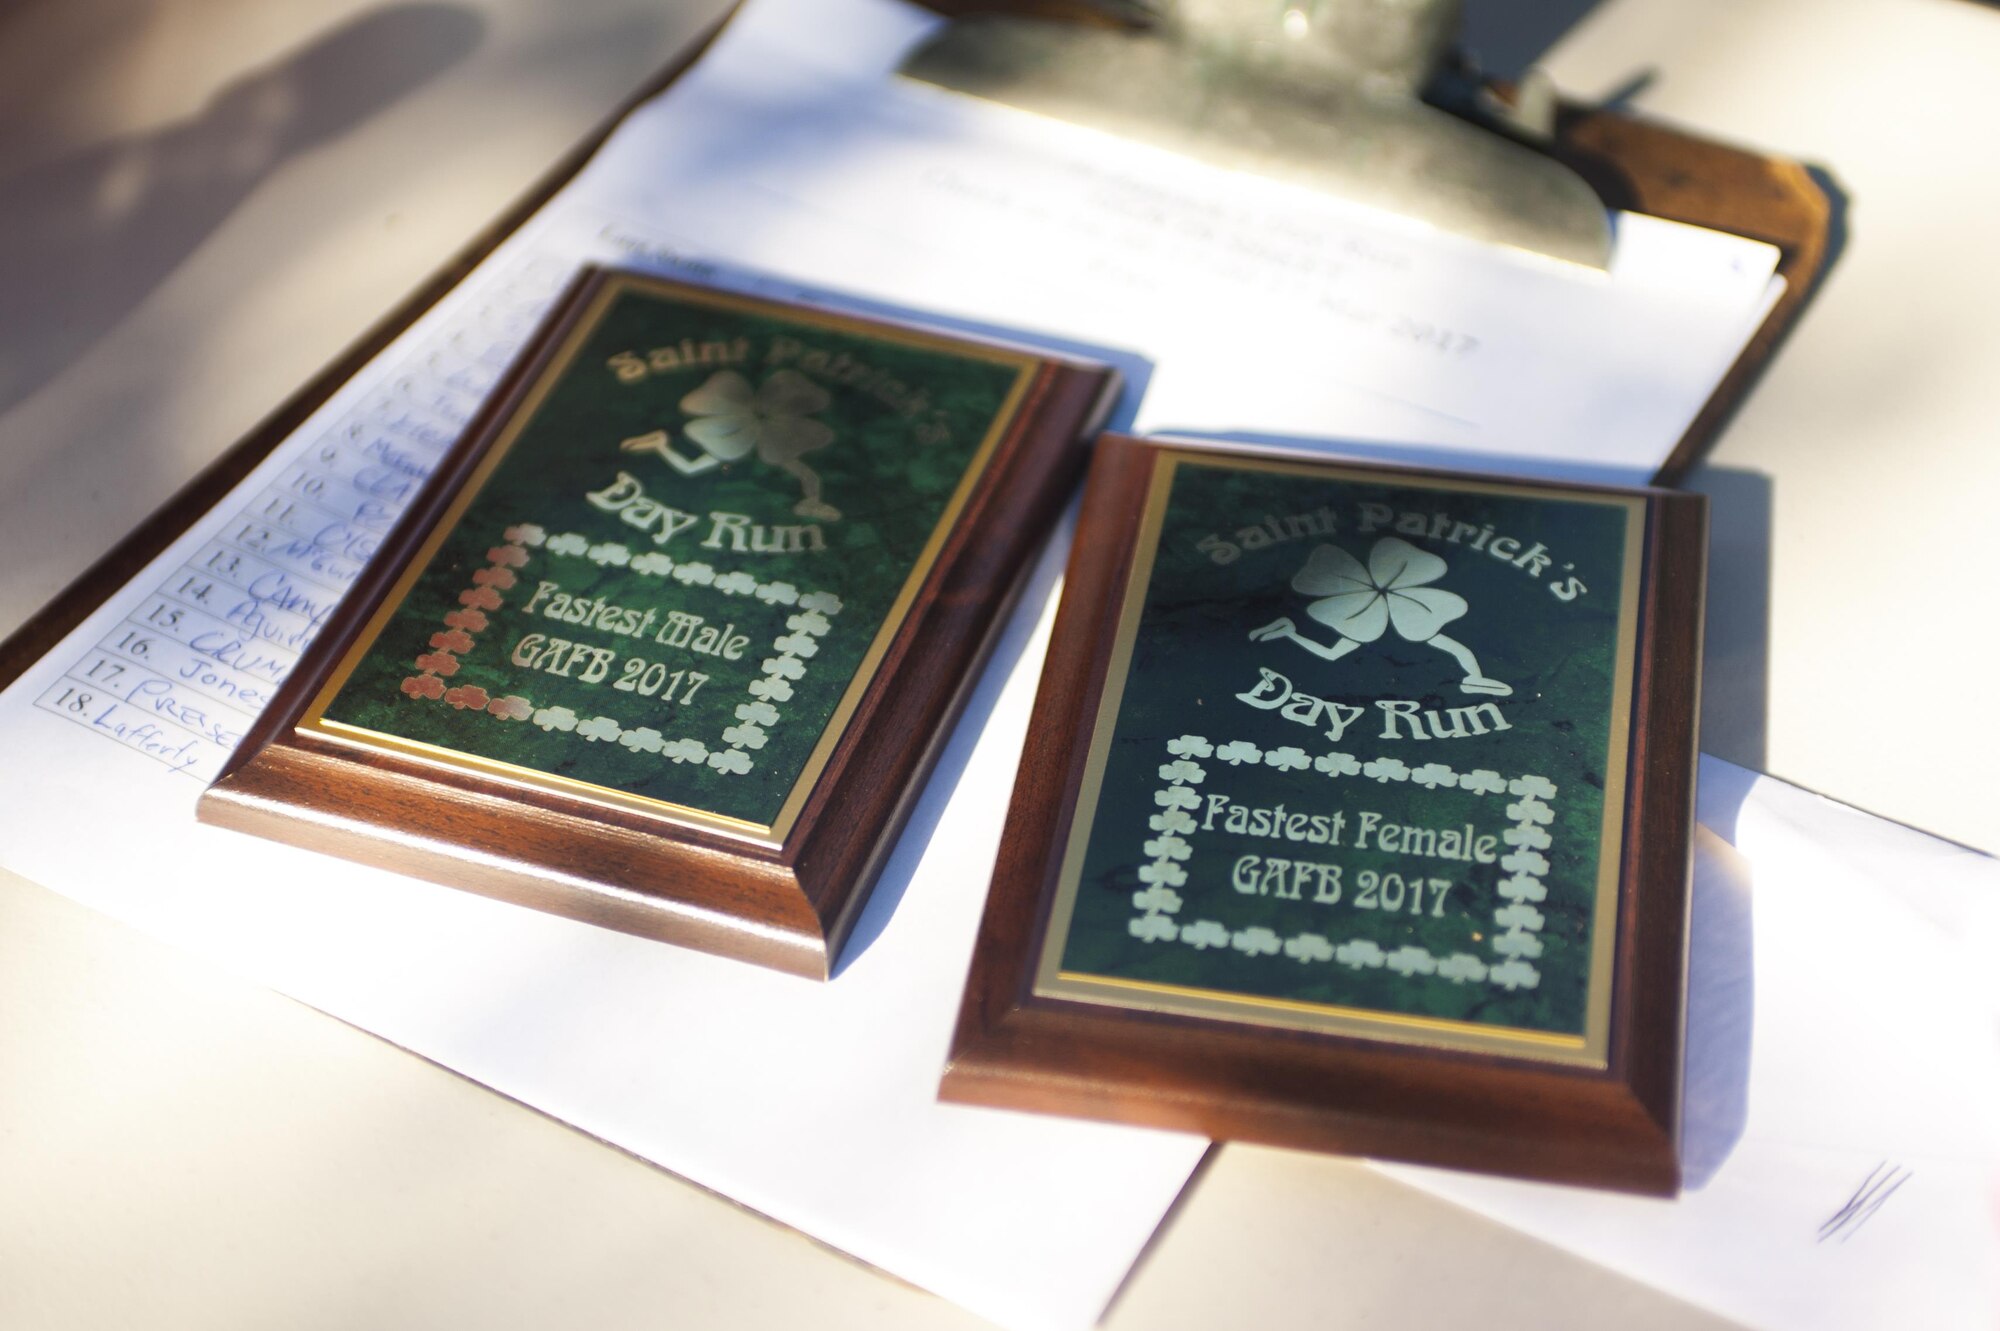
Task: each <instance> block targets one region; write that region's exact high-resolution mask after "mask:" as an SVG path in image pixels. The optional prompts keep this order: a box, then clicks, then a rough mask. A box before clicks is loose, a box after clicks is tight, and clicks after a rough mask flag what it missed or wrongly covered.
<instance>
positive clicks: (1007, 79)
mask: <svg viewBox="0 0 2000 1331" xmlns="http://www.w3.org/2000/svg"><path fill="white" fill-rule="evenodd" d="M1096 4H1097V7H1098V10H1099V12H1101V13H1103V14H1104V15H1105V16H1106V17H1111V18H1117V19H1121V20H1124V21H1125V23H1126V26H1122V27H1110V26H1093V25H1086V24H1081V23H1073V22H1061V21H1052V20H1047V19H1033V18H1021V17H1000V16H981V17H973V18H961V19H957V20H954V21H953V22H951V23H949V24H947V25H946V26H945V27H943V28H942V29H941V30H940V31H939V32H938V34H937V35H936V36H934V37H933V38H931V39H930V40H929V41H927V42H926V43H925V44H923V45H922V46H920V47H918V48H917V49H916V50H915V51H914V52H913V53H912V54H911V55H910V57H909V58H908V60H906V61H905V63H904V65H903V69H902V72H903V74H904V75H905V76H906V77H909V78H913V79H917V80H921V81H923V82H926V83H931V84H935V85H937V86H939V87H941V88H946V89H949V90H952V91H955V92H960V93H966V94H970V95H972V96H976V97H981V98H985V99H987V100H990V101H996V102H1001V103H1004V104H1007V105H1010V106H1014V107H1017V108H1020V109H1022V110H1026V111H1031V112H1035V113H1037V114H1040V115H1045V116H1050V117H1053V118H1055V119H1058V120H1065V121H1069V122H1072V123H1075V124H1081V125H1087V126H1089V127H1091V128H1093V129H1098V130H1102V131H1105V132H1108V133H1111V134H1115V135H1117V136H1119V137H1121V138H1125V139H1129V140H1132V141H1135V142H1140V143H1146V144H1150V145H1152V146H1154V147H1158V148H1164V149H1166V150H1168V151H1170V152H1175V153H1179V154H1181V155H1183V156H1187V157H1192V158H1195V159H1197V160H1200V161H1204V162H1208V163H1210V164H1212V165H1216V166H1221V167H1225V168H1228V169H1230V170H1237V171H1246V172H1250V173H1253V174H1256V175H1260V176H1266V177H1271V178H1274V179H1278V180H1284V181H1289V182H1291V183H1294V184H1299V185H1304V186H1307V187H1309V188H1313V189H1317V190H1322V191H1325V192H1328V193H1331V194H1335V195H1338V196H1340V197H1342V198H1345V199H1348V200H1351V201H1353V202H1356V203H1360V204H1365V205H1368V206H1370V207H1374V208H1379V209H1383V210H1386V211H1389V212H1392V213H1397V214H1400V215H1402V216H1405V217H1409V218H1414V219H1416V220H1418V221H1421V222H1425V223H1428V224H1430V225H1433V226H1436V227H1439V228H1442V229H1444V230H1446V231H1450V232H1454V233H1457V234H1459V235H1464V236H1469V237H1472V238H1474V239H1477V240H1481V241H1486V242H1490V243H1493V244H1498V245H1509V246H1513V247H1515V248H1518V249H1522V250H1527V251H1531V252H1533V253H1537V254H1542V255H1547V256H1549V257H1552V258H1556V259H1561V260H1566V261H1568V262H1571V263H1577V264H1583V265H1586V266H1589V267H1592V268H1599V269H1602V268H1604V267H1606V266H1607V265H1608V264H1609V262H1610V256H1611V223H1610V217H1609V214H1608V213H1607V211H1606V209H1605V206H1604V204H1603V202H1602V201H1600V200H1599V198H1598V197H1597V195H1596V193H1595V192H1594V191H1593V190H1592V189H1591V187H1590V186H1589V184H1587V183H1586V182H1585V181H1584V179H1583V177H1582V176H1580V175H1578V174H1577V173H1576V172H1575V171H1573V170H1571V169H1570V168H1569V167H1567V166H1564V165H1563V164H1562V163H1560V162H1557V161H1555V160H1554V159H1553V158H1550V157H1548V156H1545V155H1543V154H1542V153H1540V152H1538V151H1536V150H1535V148H1534V147H1532V146H1530V145H1531V144H1532V143H1533V142H1535V141H1537V140H1546V139H1547V138H1548V137H1550V135H1551V133H1552V131H1553V120H1554V109H1555V103H1554V96H1553V93H1552V91H1551V90H1550V89H1549V88H1548V86H1547V84H1546V82H1545V81H1536V80H1530V81H1528V82H1525V83H1524V85H1523V87H1522V88H1521V90H1520V92H1519V94H1518V95H1517V97H1516V101H1515V106H1514V107H1511V108H1507V107H1500V106H1498V105H1497V104H1495V103H1493V102H1492V101H1491V100H1489V99H1486V98H1485V97H1484V96H1483V95H1482V92H1481V90H1478V89H1477V88H1476V87H1474V86H1468V81H1467V79H1466V76H1465V74H1464V73H1463V72H1462V71H1459V70H1457V69H1455V68H1449V67H1448V66H1447V55H1448V53H1449V52H1450V51H1451V49H1452V46H1453V42H1454V40H1455V38H1456V35H1457V32H1458V23H1459V0H1096ZM1169 6H1170V8H1169ZM1454 80H1455V81H1456V84H1455V86H1454ZM1426 93H1428V94H1429V95H1430V96H1431V98H1432V100H1433V101H1437V102H1442V103H1444V104H1447V105H1454V106H1456V107H1457V108H1458V109H1459V110H1460V111H1461V112H1473V113H1475V114H1477V115H1478V116H1479V118H1480V119H1481V120H1482V121H1483V122H1484V123H1480V124H1475V123H1472V122H1471V121H1470V120H1468V119H1466V118H1462V115H1460V114H1453V113H1452V112H1450V111H1446V110H1441V109H1439V107H1438V106H1437V105H1432V104H1431V103H1430V102H1426V101H1425V100H1422V99H1421V97H1420V94H1426Z"/></svg>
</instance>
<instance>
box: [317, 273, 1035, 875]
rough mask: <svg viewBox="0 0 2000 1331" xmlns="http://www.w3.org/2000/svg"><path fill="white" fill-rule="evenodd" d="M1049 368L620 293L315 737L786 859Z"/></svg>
mask: <svg viewBox="0 0 2000 1331" xmlns="http://www.w3.org/2000/svg"><path fill="white" fill-rule="evenodd" d="M1035 364H1036V362H1035V360H1034V359H1033V358H1032V357H1030V356H1028V355H1025V354H1016V353H1012V352H1009V351H1005V350H999V349H993V348H987V347H981V346H975V345H970V344H966V343H962V342H958V341H954V340H951V339H947V338H941V337H936V336H932V335H928V334H924V333H920V332H916V331H902V330H896V329H891V328H885V327H883V326H881V325H878V324H863V323H860V322H857V321H851V320H846V319H842V318H840V317H837V316H833V315H822V314H818V313H813V312H808V311H800V310H796V309H792V308H788V307H783V306H775V305H772V304H769V303H766V302H760V301H752V300H747V299H738V298H734V297H730V296H726V295H721V294H716V293H709V292H702V291H697V290H692V289H688V288H684V287H678V286H674V285H670V284H665V283H658V282H653V281H650V280H647V279H640V278H632V277H621V278H615V279H613V280H611V281H609V282H607V283H606V284H605V285H604V286H603V287H602V288H601V289H600V290H599V291H598V292H597V294H596V296H595V298H594V299H593V300H592V301H591V302H590V303H589V305H588V306H587V307H586V309H585V310H584V311H583V313H582V314H581V316H580V318H579V319H578V320H577V322H576V323H575V324H574V325H573V326H572V327H571V328H570V330H569V331H568V333H567V334H566V335H565V338H564V341H563V343H562V345H561V347H560V348H559V349H558V351H557V352H556V354H555V355H554V356H553V358H552V359H551V360H550V361H549V362H548V364H547V365H546V366H545V368H544V369H542V370H541V371H540V372H539V374H538V375H537V376H536V378H535V379H534V381H533V382H532V383H531V384H530V385H529V387H528V389H527V392H526V395H525V397H524V398H523V399H522V402H521V405H520V407H519V408H518V409H517V410H515V411H514V412H513V413H512V415H511V416H510V417H509V419H508V420H506V421H505V422H504V423H503V424H502V425H501V426H500V427H499V428H498V432H497V433H496V434H495V436H494V440H493V443H492V445H491V446H490V448H488V449H487V451H486V452H485V454H484V456H483V457H482V459H481V461H480V462H479V464H478V466H477V469H476V470H475V471H474V472H473V473H472V474H471V476H470V479H469V480H468V481H467V483H466V484H465V485H464V486H463V488H462V489H461V491H460V492H459V494H458V495H457V496H456V498H455V500H454V501H453V502H452V503H451V505H450V506H449V508H448V509H447V510H446V511H445V514H444V516H443V518H442V520H441V521H440V522H439V523H438V524H437V526H436V528H435V529H434V530H433V531H432V532H431V533H430V536H429V538H428V539H427V540H426V541H425V542H424V544H423V545H422V547H421V548H420V550H419V551H418V553H417V555H416V557H415V558H414V559H413V560H412V562H411V564H410V567H409V569H408V571H407V572H406V573H405V574H404V576H403V577H402V579H401V580H400V581H399V582H398V583H397V585H396V586H395V587H394V588H393V589H392V591H391V592H390V594H389V595H388V596H387V598H386V599H385V601H384V603H383V606H382V609H381V610H380V611H379V612H378V613H377V614H376V615H375V617H374V618H373V620H372V621H371V622H370V623H369V625H368V626H367V627H366V629H365V630H364V631H363V632H362V633H361V635H360V636H359V637H358V639H357V640H356V643H355V645H354V647H353V649H352V650H351V651H350V652H349V653H348V654H347V656H346V658H345V659H344V660H343V661H342V662H341V664H340V666H339V667H338V668H337V669H336V670H335V671H334V672H333V674H332V675H331V677H330V681H329V684H328V685H327V687H326V688H325V689H324V690H323V691H322V692H321V694H320V696H319V697H318V698H317V699H316V700H315V701H314V703H313V704H312V706H311V707H310V708H309V709H308V710H307V712H306V713H305V716H304V717H303V719H302V721H301V723H300V728H301V729H303V730H308V731H312V732H314V733H317V734H320V735H323V736H327V737H330V738H334V739H337V740H340V741H342V742H345V743H349V744H355V745H360V746H363V747H375V748H383V749H388V750H392V751H394V752H396V753H399V754H402V755H405V756H415V757H418V758H421V759H424V760H426V761H429V762H433V763H437V764H440V765H443V766H446V767H459V768H464V769H470V770H474V771H477V772H479V773H481V774H482V775H485V776H498V777H500V778H502V779H506V780H511V781H514V782H517V783H520V784H524V785H527V786H535V787H541V788H545V789H552V790H557V791H562V792H565V793H568V794H572V795H578V796H581V797H584V798H587V799H591V800H596V801H603V802H609V803H612V804H616V805H623V806H628V807H629V806H636V807H640V808H643V809H646V810H649V811H653V812H658V813H664V814H665V815H667V816H669V817H672V818H675V819H678V820H682V821H685V822H688V823H690V824H692V825H695V826H699V827H704V828H707V829H710V830H719V831H725V832H729V833H732V834H734V835H738V836H742V837H745V838H748V839H751V840H756V841H762V842H766V843H770V844H776V843H778V842H781V841H782V840H783V838H784V836H785V833H786V831H787V829H788V828H789V826H790V825H791V823H792V821H793V820H794V819H795V817H796V815H797V812H798V809H799V807H800V805H801V804H802V803H803V802H804V799H805V797H806V795H807V793H808V792H809V791H810V789H811V785H812V781H813V779H814V777H815V776H816V775H817V773H818V771H819V770H820V768H821V767H822V766H823V765H824V763H825V760H826V757H827V755H828V753H829V752H830V751H831V749H832V747H833V745H834V744H835V743H836V742H837V741H838V739H839V736H840V733H841V730H842V727H843V725H844V724H845V723H846V720H847V718H848V716H849V715H850V713H851V712H852V710H853V708H854V706H855V704H856V702H857V700H858V699H859V697H860V695H861V693H862V691H863V690H864V689H865V688H866V686H867V683H868V681H869V679H870V678H871V677H872V675H873V673H874V671H875V669H876V667H877V664H878V662H879V660H880V657H881V655H882V653H883V651H884V648H885V645H886V644H887V643H888V641H889V640H890V639H891V638H892V637H893V636H894V634H895V631H896V628H897V626H898V625H899V624H900V623H901V622H902V620H903V618H904V616H905V615H906V614H907V613H908V611H909V609H910V606H911V603H912V600H913V598H914V596H915V594H916V590H917V588H918V586H919V585H920V584H921V583H922V581H923V578H924V576H925V574H926V572H927V571H928V570H929V569H930V567H931V565H932V563H933V562H934V561H935V559H936V558H937V555H938V551H939V549H940V548H941V546H942V545H943V543H944V541H945V539H946V536H947V534H948V532H949V530H950V528H951V526H952V523H953V521H954V519H955V518H956V517H957V515H958V513H959V512H960V510H961V509H962V508H963V507H964V505H965V504H966V501H967V498H968V496H969V495H970V493H971V492H972V490H973V487H974V486H975V485H976V484H977V483H978V481H979V479H980V476H981V473H982V471H983V470H984V469H985V468H986V466H987V464H988V462H989V461H990V459H991V455H992V453H993V451H994V449H995V446H996V443H997V441H998V440H999V438H1000V437H1001V435H1002V434H1003V433H1004V431H1005V428H1006V426H1007V425H1008V423H1009V422H1010V421H1011V420H1012V418H1013V416H1014V414H1015V413H1016V411H1017V410H1018V408H1019V407H1020V404H1021V399H1022V395H1023V392H1024V389H1025V386H1026V384H1027V383H1028V382H1029V380H1030V378H1031V377H1032V375H1033V373H1034V367H1035Z"/></svg>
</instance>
